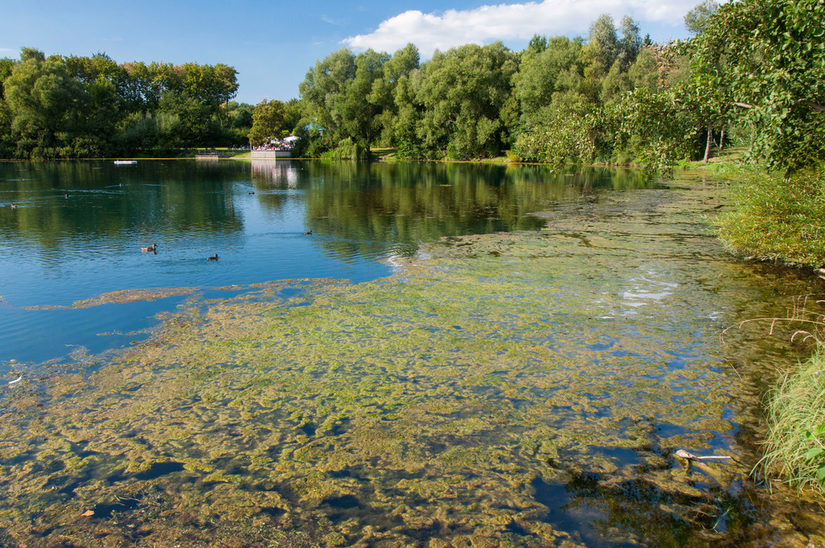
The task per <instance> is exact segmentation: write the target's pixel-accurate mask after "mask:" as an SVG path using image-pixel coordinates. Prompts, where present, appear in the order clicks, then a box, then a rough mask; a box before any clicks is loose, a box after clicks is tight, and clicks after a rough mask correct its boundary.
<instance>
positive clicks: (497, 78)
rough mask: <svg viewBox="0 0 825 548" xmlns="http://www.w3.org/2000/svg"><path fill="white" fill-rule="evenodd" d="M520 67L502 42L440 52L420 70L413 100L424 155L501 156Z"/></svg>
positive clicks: (418, 135) (461, 158) (461, 157)
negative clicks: (505, 120)
mask: <svg viewBox="0 0 825 548" xmlns="http://www.w3.org/2000/svg"><path fill="white" fill-rule="evenodd" d="M516 69H517V57H516V56H515V55H513V54H512V53H511V52H510V51H509V50H508V49H507V48H506V47H504V45H503V44H501V43H495V44H491V45H489V46H483V47H482V46H476V45H468V46H462V47H460V48H455V49H451V50H449V51H447V52H444V53H441V52H436V54H435V55H433V58H432V60H431V61H430V62H429V63H427V64H426V65H425V66H424V67H423V68H422V74H421V78H420V80H418V81H417V82H416V83H417V84H418V85H417V87H416V90H415V99H414V101H415V104H416V105H417V106H419V118H418V120H417V123H416V127H415V133H416V135H417V137H418V139H420V140H421V142H422V143H421V145H422V147H423V150H424V152H425V154H426V155H427V156H428V157H433V158H438V157H442V156H446V157H448V158H451V159H459V160H464V159H470V158H482V157H490V156H496V155H498V153H499V152H500V151H501V149H502V145H503V144H504V143H503V134H504V127H503V124H502V122H501V110H502V109H503V108H504V107H505V104H506V103H507V99H508V97H509V95H510V92H511V84H510V81H511V78H512V76H513V74H515V72H516ZM422 110H423V112H422Z"/></svg>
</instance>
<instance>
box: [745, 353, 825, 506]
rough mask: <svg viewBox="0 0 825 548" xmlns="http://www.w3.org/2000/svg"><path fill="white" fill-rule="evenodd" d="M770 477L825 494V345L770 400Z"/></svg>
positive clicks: (767, 470) (766, 467)
mask: <svg viewBox="0 0 825 548" xmlns="http://www.w3.org/2000/svg"><path fill="white" fill-rule="evenodd" d="M768 423H769V428H770V430H769V432H768V436H767V440H766V443H767V451H766V454H765V457H764V458H763V459H762V461H761V463H760V465H761V467H762V469H763V472H764V473H765V476H766V477H768V478H777V479H779V480H780V481H786V482H788V483H789V484H791V485H793V486H795V487H797V488H799V489H805V488H812V489H814V490H815V491H818V492H819V493H820V494H821V495H825V348H823V346H822V345H819V349H818V351H817V353H816V354H815V355H814V356H813V357H812V358H811V359H810V360H809V361H808V362H806V363H805V364H804V365H802V366H801V368H800V369H799V370H798V371H794V372H792V373H789V374H787V375H786V376H785V378H784V379H783V381H782V383H781V384H780V385H779V386H778V387H777V388H776V389H775V390H774V392H773V393H772V394H771V396H770V398H769V401H768Z"/></svg>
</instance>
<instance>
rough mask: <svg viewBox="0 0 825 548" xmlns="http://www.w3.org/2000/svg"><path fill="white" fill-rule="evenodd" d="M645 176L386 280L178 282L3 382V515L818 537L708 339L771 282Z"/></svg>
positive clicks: (420, 535)
mask: <svg viewBox="0 0 825 548" xmlns="http://www.w3.org/2000/svg"><path fill="white" fill-rule="evenodd" d="M637 192H639V193H641V194H639V195H637V194H636V193H635V192H634V193H627V194H618V195H616V197H615V198H611V199H605V200H604V201H601V202H596V203H582V204H573V205H572V206H569V208H568V210H566V211H562V212H555V213H553V212H551V213H549V214H548V215H547V218H548V219H549V222H548V227H547V228H546V229H545V230H542V231H539V232H532V233H517V234H496V235H489V236H475V237H464V238H459V239H454V240H453V241H451V242H444V243H443V244H438V245H433V246H430V247H428V248H427V250H426V253H427V254H428V255H429V256H430V259H429V260H428V261H426V262H425V263H423V264H416V265H414V266H412V267H410V268H407V269H405V270H404V271H403V272H402V273H401V274H399V275H396V276H393V277H391V278H388V279H384V280H379V281H375V282H371V283H364V284H358V285H351V284H347V283H343V282H335V281H332V280H321V281H318V282H317V283H304V284H301V285H300V287H301V290H302V291H301V293H300V295H298V296H294V297H287V298H278V297H277V295H278V294H279V292H280V290H281V289H283V288H285V287H289V286H290V283H288V282H281V283H279V284H265V285H263V286H260V287H256V288H252V289H251V290H250V291H249V292H247V293H244V294H242V295H239V296H237V297H233V298H229V299H225V300H222V301H216V302H213V303H212V304H211V306H209V307H208V308H207V309H205V310H204V309H203V307H200V306H197V305H196V304H194V303H193V305H192V306H191V307H190V308H188V309H186V310H182V311H180V312H179V313H177V314H174V315H171V316H170V317H169V318H168V319H167V320H166V321H165V322H164V324H163V327H162V328H161V329H159V330H158V332H157V334H156V335H155V336H154V337H153V338H152V339H151V340H150V341H148V342H146V343H144V344H141V345H139V346H136V347H134V348H132V349H129V350H128V351H126V352H125V353H123V354H122V355H121V356H119V357H118V358H117V359H115V360H113V361H111V362H110V363H108V364H106V365H104V366H102V367H100V368H99V369H97V370H96V371H95V372H94V373H91V374H88V375H77V374H76V375H71V376H68V375H67V376H60V375H53V376H48V377H44V378H43V379H42V380H31V381H29V382H27V383H26V384H25V385H24V386H20V387H19V389H18V388H15V389H13V390H7V391H5V392H4V393H3V395H2V401H1V402H0V403H2V406H3V409H4V411H5V420H4V421H2V423H0V472H2V475H0V478H2V479H0V489H2V492H3V495H4V497H3V498H4V500H5V501H6V502H5V503H4V504H3V505H2V506H0V527H2V531H0V535H1V536H0V538H3V540H4V541H6V542H8V543H12V542H16V543H32V542H48V543H52V544H59V543H61V542H62V543H70V542H71V543H75V544H99V545H117V544H142V545H152V544H171V543H175V542H186V543H187V544H190V545H210V544H214V543H215V542H217V541H218V540H219V541H220V542H222V543H223V544H233V543H234V544H240V545H263V544H278V545H283V544H287V545H290V544H291V545H298V546H302V545H314V544H323V545H353V544H359V543H360V544H362V545H380V546H383V545H387V546H398V545H427V544H428V543H429V545H432V546H448V545H452V546H471V545H502V544H503V545H508V544H509V545H534V546H544V545H558V544H563V543H565V542H573V543H585V544H586V543H592V542H611V543H641V544H654V545H662V544H664V545H674V544H684V545H690V544H697V543H698V544H710V543H716V542H726V543H736V542H738V541H745V542H758V541H759V539H760V538H770V539H775V538H780V539H783V540H784V541H786V542H788V543H793V542H800V541H803V540H804V541H805V542H807V540H808V537H807V536H804V535H803V534H802V533H800V532H797V531H796V530H795V529H794V526H792V525H791V524H790V523H789V521H788V520H787V519H786V518H784V517H783V516H784V514H783V511H780V510H778V509H777V508H778V507H776V506H770V511H771V512H774V517H773V518H772V519H773V521H771V518H770V517H769V515H768V514H769V512H768V510H766V508H767V507H766V506H765V501H766V500H769V499H770V497H771V495H769V494H768V493H767V492H765V491H764V490H761V489H759V488H758V487H756V486H755V485H753V484H752V483H750V482H749V481H748V479H747V474H748V472H749V470H750V467H751V466H752V464H753V463H754V462H755V461H756V459H757V458H758V457H757V456H756V455H754V454H752V453H751V449H750V445H748V444H746V443H744V442H745V441H747V440H745V439H743V435H742V432H741V429H740V428H739V427H738V426H737V424H739V423H742V422H748V424H754V423H755V420H756V419H755V418H754V417H755V416H754V413H755V412H756V411H757V407H758V395H757V394H756V393H755V392H754V391H753V387H752V386H751V384H749V382H748V381H744V382H743V380H742V379H741V378H740V377H739V375H742V376H744V377H745V378H746V379H747V378H748V375H749V368H753V369H754V370H755V369H758V364H756V363H755V362H754V361H753V360H748V361H745V362H744V363H742V364H740V367H739V372H738V373H737V372H735V371H734V370H733V368H731V367H729V366H728V364H727V363H726V360H728V359H731V358H730V356H728V355H726V354H724V352H725V350H724V349H723V348H721V347H720V346H719V342H718V333H719V331H721V329H722V328H724V327H725V326H726V325H730V324H731V323H733V322H734V321H735V320H736V319H738V318H740V317H741V316H742V314H743V313H745V314H746V313H747V312H748V310H749V309H748V307H749V306H752V303H754V302H761V300H762V299H764V298H765V295H767V294H768V293H770V292H771V291H773V290H775V288H776V285H775V281H774V280H770V279H767V278H766V279H764V280H762V279H761V278H760V279H757V281H756V282H755V283H754V282H753V281H752V274H751V273H750V270H749V269H751V268H752V267H751V266H748V265H743V264H739V263H736V262H733V261H730V260H728V259H727V258H725V257H724V256H723V255H722V254H721V253H720V252H719V247H718V244H717V243H716V241H715V239H713V238H712V237H711V235H710V234H709V233H708V231H707V227H706V225H704V224H703V223H698V222H696V215H697V213H700V212H703V211H711V210H712V207H713V206H712V205H708V206H707V207H705V206H704V205H702V204H703V202H702V200H703V199H704V198H705V197H706V194H704V193H703V192H704V191H703V190H701V189H699V190H691V191H687V190H683V191H678V190H655V191H637ZM611 196H612V195H611ZM634 196H635V198H634ZM680 204H681V205H680ZM296 283H297V282H292V284H293V285H294V284H296ZM782 283H783V284H784V288H785V289H786V290H788V291H797V290H798V292H800V293H801V292H804V291H806V290H807V289H809V288H808V287H807V286H806V283H807V282H806V281H805V280H801V279H800V280H790V279H784V280H782ZM681 448H686V449H688V450H689V451H691V452H693V453H696V454H711V453H716V452H724V453H726V454H732V455H734V456H736V459H735V460H734V461H733V462H731V463H728V464H723V465H718V464H716V465H709V466H712V467H714V468H713V469H711V470H709V471H708V470H702V469H701V468H699V467H692V468H691V469H690V470H686V469H683V468H682V467H681V466H680V465H679V463H678V462H677V461H676V459H675V458H674V456H673V453H674V452H675V451H676V450H677V449H681ZM774 496H775V497H781V494H776V495H774ZM760 499H762V500H760ZM89 511H91V512H92V514H90V515H89V514H87V515H85V516H84V513H88V512H89ZM586 516H590V517H586ZM812 530H816V529H812ZM762 535H764V537H763V536H762ZM817 538H818V537H817ZM817 542H821V540H817Z"/></svg>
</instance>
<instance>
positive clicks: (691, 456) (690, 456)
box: [676, 449, 733, 460]
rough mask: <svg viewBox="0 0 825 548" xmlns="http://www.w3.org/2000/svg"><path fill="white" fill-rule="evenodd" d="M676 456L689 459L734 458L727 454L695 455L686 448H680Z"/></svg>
mask: <svg viewBox="0 0 825 548" xmlns="http://www.w3.org/2000/svg"><path fill="white" fill-rule="evenodd" d="M676 456H677V457H679V458H681V459H687V460H727V459H730V458H733V457H729V456H727V455H709V456H707V457H700V456H698V455H694V454H693V453H688V452H687V451H685V450H684V449H679V450H678V451H676Z"/></svg>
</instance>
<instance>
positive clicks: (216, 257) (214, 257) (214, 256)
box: [206, 253, 218, 261]
mask: <svg viewBox="0 0 825 548" xmlns="http://www.w3.org/2000/svg"><path fill="white" fill-rule="evenodd" d="M206 260H207V261H217V260H218V254H217V253H215V254H214V255H212V256H211V257H207V258H206Z"/></svg>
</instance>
